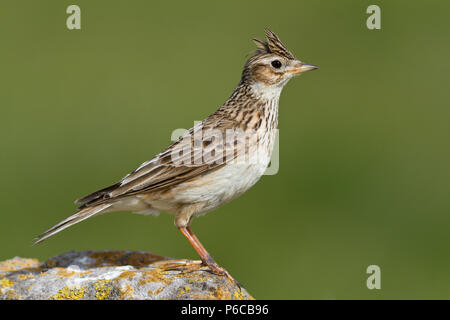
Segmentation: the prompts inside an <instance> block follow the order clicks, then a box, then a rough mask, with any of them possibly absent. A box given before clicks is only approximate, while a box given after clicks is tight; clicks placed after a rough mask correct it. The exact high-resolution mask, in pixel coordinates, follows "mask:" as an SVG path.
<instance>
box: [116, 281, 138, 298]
mask: <svg viewBox="0 0 450 320" xmlns="http://www.w3.org/2000/svg"><path fill="white" fill-rule="evenodd" d="M119 290H120V297H119V300H124V299H126V298H130V297H132V296H133V293H134V288H133V287H132V286H131V285H129V284H125V285H123V286H122V287H120V289H119Z"/></svg>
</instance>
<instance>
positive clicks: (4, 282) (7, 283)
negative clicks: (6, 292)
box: [0, 278, 14, 288]
mask: <svg viewBox="0 0 450 320" xmlns="http://www.w3.org/2000/svg"><path fill="white" fill-rule="evenodd" d="M13 285H14V282H12V281H11V280H9V279H5V278H2V279H0V288H9V287H12V286H13Z"/></svg>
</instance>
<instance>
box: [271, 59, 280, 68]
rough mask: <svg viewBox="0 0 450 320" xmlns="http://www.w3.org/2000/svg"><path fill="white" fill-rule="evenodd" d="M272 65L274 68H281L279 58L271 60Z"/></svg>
mask: <svg viewBox="0 0 450 320" xmlns="http://www.w3.org/2000/svg"><path fill="white" fill-rule="evenodd" d="M272 67H274V68H275V69H280V68H281V62H280V60H273V61H272Z"/></svg>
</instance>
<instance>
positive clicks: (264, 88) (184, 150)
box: [34, 29, 318, 281]
mask: <svg viewBox="0 0 450 320" xmlns="http://www.w3.org/2000/svg"><path fill="white" fill-rule="evenodd" d="M265 35H266V38H267V41H266V40H260V39H257V38H253V39H252V40H253V42H254V43H255V44H256V50H255V51H254V52H253V53H252V54H251V56H250V57H249V58H248V59H247V61H246V62H245V64H244V68H243V71H242V74H241V79H240V81H239V83H238V85H237V86H236V87H235V89H234V91H233V93H232V94H231V96H230V97H229V98H228V99H227V100H226V101H225V103H224V104H223V105H222V106H221V107H220V108H219V109H217V110H216V111H215V112H213V113H212V114H211V115H210V116H208V117H207V118H206V119H204V120H203V121H201V122H197V123H195V124H194V126H193V127H192V128H191V129H189V130H187V131H186V132H185V133H184V134H182V135H181V136H180V137H179V138H178V139H177V140H176V141H174V142H173V143H172V144H170V145H169V146H168V147H167V148H166V149H165V150H163V151H162V152H161V153H159V154H157V155H156V156H154V157H153V158H151V159H150V160H148V161H146V162H144V163H142V164H141V165H140V166H139V167H137V168H136V169H135V170H134V171H132V172H131V173H129V174H127V175H126V176H125V177H123V178H122V179H121V180H120V181H119V182H117V183H115V184H113V185H111V186H109V187H106V188H104V189H101V190H98V191H96V192H93V193H91V194H89V195H87V196H85V197H83V198H80V199H78V200H76V201H75V203H77V204H79V206H78V210H77V212H76V213H75V214H73V215H71V216H69V217H68V218H66V219H64V220H62V221H61V222H59V223H58V224H56V225H55V226H53V227H51V228H50V229H48V230H47V231H45V232H44V233H42V234H40V235H39V236H38V237H36V238H35V239H34V244H38V243H40V242H42V241H44V240H46V239H48V238H49V237H51V236H53V235H55V234H56V233H58V232H60V231H61V230H64V229H66V228H68V227H70V226H72V225H74V224H76V223H78V222H81V221H83V220H86V219H88V218H92V217H95V216H99V215H102V214H105V213H109V212H113V211H132V212H135V213H140V214H158V213H159V212H161V211H162V212H166V213H169V214H173V215H174V217H175V218H174V223H175V226H176V227H177V228H178V229H179V230H180V231H181V233H182V234H183V235H184V236H185V237H186V238H187V240H188V241H189V242H190V243H191V245H192V246H193V248H194V249H195V250H196V251H197V253H198V255H199V256H200V258H201V263H202V265H204V266H206V267H207V268H208V269H209V271H211V272H212V273H214V274H217V275H220V276H226V277H227V278H228V279H229V280H231V281H235V280H234V278H233V277H232V276H231V275H230V274H229V273H228V271H227V270H226V269H225V268H223V267H221V266H219V265H218V264H217V263H216V262H215V260H214V259H213V258H212V257H211V255H210V254H209V253H208V251H207V250H206V249H205V247H204V246H203V245H202V244H201V242H200V241H199V239H198V238H197V237H196V235H195V234H194V233H193V232H192V229H191V222H192V220H193V218H195V217H198V216H200V215H204V214H206V213H208V212H210V211H213V210H214V209H216V208H218V207H219V206H221V205H223V204H225V203H227V202H230V201H231V200H233V199H235V198H237V197H239V196H240V195H242V194H243V193H244V192H246V191H247V190H248V189H249V188H251V187H252V186H253V185H254V184H255V183H256V182H257V181H258V180H259V179H260V178H261V176H262V175H263V174H264V171H265V170H266V169H267V167H268V165H269V162H270V159H271V154H272V150H273V146H274V141H275V134H276V130H277V128H278V104H279V98H280V94H281V91H282V89H283V87H284V86H285V85H286V83H287V82H288V81H289V80H290V79H292V78H293V77H295V76H297V75H300V74H302V73H304V72H307V71H310V70H315V69H317V68H318V67H316V66H314V65H311V64H307V63H304V62H303V61H300V60H298V59H297V58H296V57H295V56H294V55H293V54H292V53H291V52H290V51H289V50H288V49H287V47H286V46H285V45H284V44H283V42H281V40H280V38H279V37H278V36H277V35H276V34H275V33H274V32H272V31H270V30H268V29H265Z"/></svg>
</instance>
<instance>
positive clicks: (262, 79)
mask: <svg viewBox="0 0 450 320" xmlns="http://www.w3.org/2000/svg"><path fill="white" fill-rule="evenodd" d="M265 32H266V37H267V41H263V40H259V39H253V41H254V42H255V44H256V46H257V47H258V49H257V50H256V52H255V54H254V55H253V56H252V57H250V59H249V60H248V61H247V63H246V64H245V67H244V71H243V73H242V81H247V82H251V83H253V84H255V85H257V86H261V87H262V88H264V87H266V88H267V87H272V88H282V87H283V86H284V85H285V84H286V83H287V82H288V81H289V80H290V79H291V78H292V77H294V76H296V75H299V74H302V73H303V72H306V71H310V70H314V69H317V67H316V66H313V65H310V64H306V63H304V62H302V61H300V60H298V59H296V58H295V56H294V55H293V54H292V53H291V52H290V51H289V50H288V49H287V48H286V46H285V45H284V44H283V43H282V42H281V40H280V39H279V38H278V37H277V36H276V35H275V33H273V32H272V31H270V30H265Z"/></svg>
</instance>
